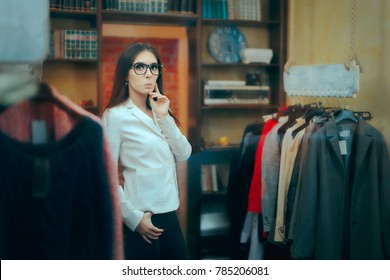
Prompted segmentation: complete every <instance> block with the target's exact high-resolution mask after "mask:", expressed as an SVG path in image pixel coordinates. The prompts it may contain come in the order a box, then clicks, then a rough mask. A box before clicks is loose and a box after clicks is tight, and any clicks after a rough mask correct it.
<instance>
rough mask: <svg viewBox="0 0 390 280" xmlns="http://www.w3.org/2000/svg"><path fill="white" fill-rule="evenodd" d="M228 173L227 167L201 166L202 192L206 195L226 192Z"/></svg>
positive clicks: (219, 165)
mask: <svg viewBox="0 0 390 280" xmlns="http://www.w3.org/2000/svg"><path fill="white" fill-rule="evenodd" d="M227 172H228V171H227ZM227 172H226V169H225V167H224V166H223V165H221V164H205V165H201V185H202V191H203V192H205V193H216V192H224V191H226V188H227V185H228V173H227Z"/></svg>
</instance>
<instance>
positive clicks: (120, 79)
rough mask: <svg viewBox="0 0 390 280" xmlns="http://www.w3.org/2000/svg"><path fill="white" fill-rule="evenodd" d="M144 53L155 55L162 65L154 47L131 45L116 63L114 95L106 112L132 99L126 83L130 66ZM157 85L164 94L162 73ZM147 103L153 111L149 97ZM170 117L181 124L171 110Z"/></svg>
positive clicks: (142, 44) (141, 44)
mask: <svg viewBox="0 0 390 280" xmlns="http://www.w3.org/2000/svg"><path fill="white" fill-rule="evenodd" d="M143 51H148V52H151V53H152V54H154V56H155V57H156V59H157V63H158V64H161V59H160V55H159V54H158V52H157V50H156V49H155V48H154V47H153V46H151V45H149V44H146V43H133V44H131V45H129V46H128V47H127V48H126V49H125V50H124V51H123V52H122V53H121V55H120V56H119V58H118V61H117V63H116V69H115V75H114V83H113V86H112V94H111V97H110V100H109V101H108V104H107V106H106V107H105V108H104V111H106V110H107V109H110V108H112V107H115V106H116V105H119V104H121V103H123V102H125V101H126V100H127V99H128V98H129V97H130V93H129V88H128V86H127V82H126V81H127V77H128V74H129V69H130V65H132V64H133V63H134V60H135V58H136V57H137V56H138V54H139V53H141V52H143ZM156 83H157V86H158V88H159V90H160V93H161V94H164V90H163V73H162V72H161V73H160V75H159V76H158V78H157V81H156ZM145 102H146V108H148V109H151V107H150V103H149V98H148V97H146V101H145ZM169 115H171V116H172V117H173V118H174V119H175V121H176V123H179V121H178V119H177V118H176V117H175V116H174V115H173V114H172V112H171V110H169Z"/></svg>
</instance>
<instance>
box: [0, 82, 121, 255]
mask: <svg viewBox="0 0 390 280" xmlns="http://www.w3.org/2000/svg"><path fill="white" fill-rule="evenodd" d="M40 90H41V91H43V92H45V94H48V95H52V96H51V98H54V99H55V104H54V103H53V102H52V101H53V100H54V99H53V100H50V99H48V100H46V101H44V100H40V101H37V103H35V102H29V101H24V102H21V103H19V104H16V105H14V106H12V107H10V108H8V109H7V110H6V111H4V112H2V113H1V114H0V142H1V144H0V156H1V158H2V161H1V163H0V166H1V168H0V169H1V170H0V182H1V183H0V190H1V192H2V195H1V213H0V224H1V230H0V255H1V258H2V259H122V258H123V247H122V229H121V219H120V211H119V205H118V202H117V192H116V187H117V178H116V175H115V174H116V170H114V169H113V167H114V164H113V162H112V159H111V155H110V151H109V149H108V145H107V144H106V143H107V142H106V140H105V136H104V131H103V129H102V126H101V124H100V121H99V119H98V118H97V117H95V116H93V115H92V114H90V113H88V112H87V111H85V110H83V109H82V108H81V107H78V106H77V105H75V104H73V103H72V102H71V101H70V100H68V99H67V98H65V97H64V96H62V95H60V94H59V93H58V92H56V90H55V89H54V88H52V87H49V86H47V85H45V84H42V85H41V89H40ZM58 106H60V107H62V108H61V109H60V108H58ZM64 108H66V110H64ZM38 116H39V117H40V121H42V120H44V123H45V124H46V128H47V130H48V131H50V133H48V134H46V135H44V134H42V133H38V134H37V135H38V136H41V137H42V138H43V139H41V140H39V139H38V138H39V137H38V138H37V136H36V135H35V134H36V132H34V125H33V129H32V131H33V133H32V134H33V137H32V138H33V139H32V140H33V143H32V142H31V135H30V132H31V130H30V127H29V126H30V125H31V123H32V120H34V117H38ZM75 116H76V117H75ZM35 124H36V123H35ZM41 124H42V123H41ZM41 128H42V127H41ZM34 135H35V136H34ZM47 135H48V136H47ZM45 137H46V138H47V139H44V138H45ZM37 139H38V140H39V141H41V142H39V141H38V140H37ZM37 141H38V143H37Z"/></svg>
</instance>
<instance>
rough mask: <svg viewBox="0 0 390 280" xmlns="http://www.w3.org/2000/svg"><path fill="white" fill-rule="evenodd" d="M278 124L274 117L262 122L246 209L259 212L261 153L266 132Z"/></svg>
mask: <svg viewBox="0 0 390 280" xmlns="http://www.w3.org/2000/svg"><path fill="white" fill-rule="evenodd" d="M277 124H278V121H277V120H275V119H270V120H268V121H266V122H265V123H264V128H263V130H262V132H261V136H260V140H259V143H258V145H257V148H256V154H255V163H254V168H253V176H252V181H251V185H250V187H249V195H248V211H249V212H255V213H261V184H262V183H261V158H262V154H263V147H264V142H265V138H266V136H267V134H268V133H269V132H270V131H271V129H272V128H273V127H274V126H275V125H277Z"/></svg>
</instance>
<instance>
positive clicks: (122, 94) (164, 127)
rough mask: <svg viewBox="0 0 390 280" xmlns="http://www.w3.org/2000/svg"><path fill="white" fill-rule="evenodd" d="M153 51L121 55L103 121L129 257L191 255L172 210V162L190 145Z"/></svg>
mask: <svg viewBox="0 0 390 280" xmlns="http://www.w3.org/2000/svg"><path fill="white" fill-rule="evenodd" d="M162 67H163V66H162V65H161V61H160V57H159V55H158V53H157V51H156V49H155V48H154V47H152V46H150V45H147V44H142V43H136V44H132V45H130V46H129V47H127V48H126V49H125V50H124V51H123V53H122V54H121V55H120V57H119V59H118V62H117V65H116V70H115V77H114V85H113V91H112V96H111V99H110V101H109V103H108V105H107V107H106V108H105V110H104V112H103V124H104V127H105V129H106V133H107V136H108V139H109V143H110V146H111V150H112V154H113V157H114V161H115V162H118V163H119V165H120V166H119V167H120V168H121V169H122V171H123V178H124V184H123V186H119V188H118V190H119V198H120V203H121V210H122V217H123V222H124V243H125V257H126V258H127V259H189V254H188V250H187V246H186V243H185V241H184V238H183V234H182V232H181V229H180V225H179V222H178V219H177V215H176V210H177V208H178V207H179V193H178V184H177V177H176V166H175V163H176V161H183V160H187V159H188V158H189V156H190V155H191V151H192V149H191V145H190V144H189V142H188V141H187V139H186V138H185V137H184V135H183V134H182V133H181V132H180V130H179V128H178V127H177V126H176V119H175V118H174V116H173V115H172V113H171V111H170V109H169V103H170V101H169V99H168V98H167V97H166V96H165V95H164V94H163V92H162V89H163V87H162V69H163V68H162Z"/></svg>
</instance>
